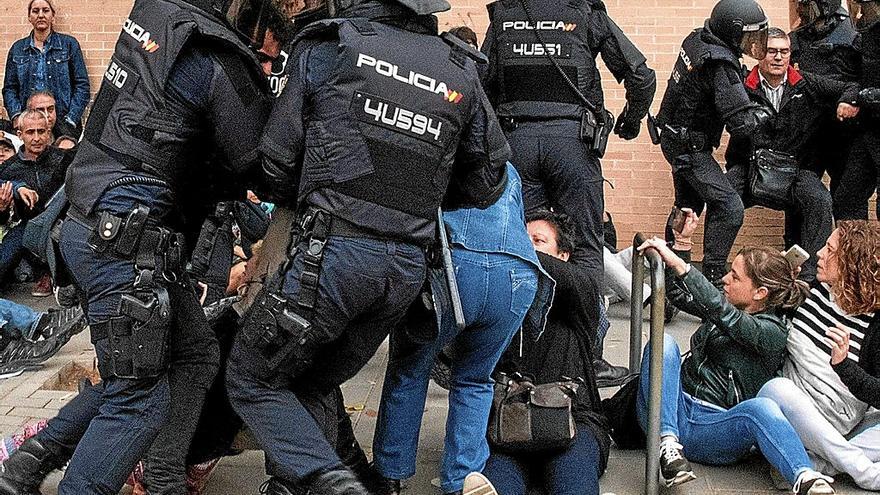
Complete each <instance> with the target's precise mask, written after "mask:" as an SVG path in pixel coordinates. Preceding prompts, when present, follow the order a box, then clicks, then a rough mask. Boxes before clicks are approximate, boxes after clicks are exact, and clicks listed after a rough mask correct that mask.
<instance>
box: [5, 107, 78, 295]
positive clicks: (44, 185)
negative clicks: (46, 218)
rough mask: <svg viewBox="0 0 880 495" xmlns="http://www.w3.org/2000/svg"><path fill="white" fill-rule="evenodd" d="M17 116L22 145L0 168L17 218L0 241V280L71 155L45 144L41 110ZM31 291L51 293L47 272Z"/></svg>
mask: <svg viewBox="0 0 880 495" xmlns="http://www.w3.org/2000/svg"><path fill="white" fill-rule="evenodd" d="M19 120H20V129H19V131H18V132H19V136H20V137H21V138H22V139H23V140H24V145H23V146H22V149H21V150H20V151H19V153H18V154H17V155H15V157H13V158H12V159H11V160H10V161H8V162H6V163H5V164H4V166H3V167H2V169H0V183H2V182H3V181H11V182H12V183H13V184H14V185H15V187H14V190H13V194H14V197H15V200H14V201H15V206H14V209H15V215H16V217H17V219H18V220H20V222H19V223H18V225H16V226H15V227H12V228H11V229H9V231H8V232H7V233H6V235H5V236H4V237H3V242H2V243H0V282H2V281H3V280H4V279H5V278H6V276H7V274H8V273H9V272H10V271H11V270H12V269H13V268H14V267H15V265H16V264H18V262H19V260H21V258H22V256H23V255H24V252H25V249H24V248H23V246H22V240H23V238H24V230H25V225H26V224H27V222H28V221H29V220H30V219H31V218H33V217H35V216H37V215H39V214H40V213H41V212H42V211H43V210H44V209H45V206H46V202H47V201H48V200H49V199H50V198H52V196H53V195H54V194H55V193H56V192H57V191H58V189H60V188H61V185H62V184H63V183H64V175H65V173H66V172H67V166H68V164H69V163H70V156H71V155H69V154H67V153H65V152H64V151H62V150H59V149H57V148H53V147H51V146H49V136H50V133H49V123H48V119H47V118H46V116H45V115H44V114H42V113H39V112H36V111H33V110H25V111H24V112H22V114H21V116H20V117H19ZM32 294H33V295H34V296H48V295H51V294H52V282H51V278H50V277H49V274H48V273H46V274H45V275H44V276H43V277H41V278H40V279H39V281H38V282H37V285H36V286H35V287H34V291H33V293H32Z"/></svg>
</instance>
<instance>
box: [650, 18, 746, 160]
mask: <svg viewBox="0 0 880 495" xmlns="http://www.w3.org/2000/svg"><path fill="white" fill-rule="evenodd" d="M707 34H708V33H706V32H705V31H704V30H703V29H702V28H700V29H696V30H694V31H693V32H692V33H691V34H689V35H688V36H687V37H686V38H685V39H684V41H683V42H682V45H681V49H680V50H679V54H678V59H676V61H675V65H674V66H673V68H672V75H671V76H670V77H669V81H668V82H667V86H666V93H665V94H664V95H663V102H662V103H661V105H660V112H659V113H658V114H657V123H658V124H659V125H661V126H663V125H670V126H672V127H685V128H687V129H688V130H689V131H691V132H702V133H704V134H705V135H706V137H707V138H709V142H708V143H707V144H713V145H715V146H717V143H716V141H717V140H718V139H719V138H720V136H721V132H722V130H723V128H724V123H723V122H722V120H721V117H720V116H719V115H717V112H716V111H715V104H714V101H713V99H714V93H713V92H712V91H707V90H706V83H707V82H709V83H710V84H711V81H704V80H702V79H701V78H704V77H705V76H704V72H703V71H701V70H700V69H701V68H702V67H703V66H704V65H705V64H706V63H707V62H710V61H716V62H722V63H726V64H732V65H733V66H734V67H736V68H737V70H738V69H739V67H740V64H739V59H738V58H737V57H736V56H735V55H734V54H733V52H732V51H731V50H730V49H729V48H727V47H725V46H723V45H720V44H713V43H707V42H706V40H705V39H704V36H706V35H707ZM719 42H720V41H719Z"/></svg>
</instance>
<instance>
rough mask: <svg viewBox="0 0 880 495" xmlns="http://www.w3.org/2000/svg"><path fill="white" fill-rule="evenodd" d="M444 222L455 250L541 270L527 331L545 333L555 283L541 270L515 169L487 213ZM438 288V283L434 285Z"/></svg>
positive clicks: (449, 216) (463, 213)
mask: <svg viewBox="0 0 880 495" xmlns="http://www.w3.org/2000/svg"><path fill="white" fill-rule="evenodd" d="M443 220H444V221H445V222H446V225H448V226H449V229H450V230H451V231H452V236H451V238H450V239H449V241H450V242H451V243H452V245H453V249H467V250H469V251H479V252H484V253H504V254H508V255H511V256H515V257H517V258H520V259H522V260H523V261H526V262H528V263H530V264H532V265H534V267H535V268H537V269H538V271H539V272H540V273H539V277H538V292H537V294H536V295H535V300H534V302H533V303H532V306H531V308H530V309H529V311H528V313H527V314H526V321H528V322H529V323H528V324H524V325H523V327H524V328H532V329H536V331H537V332H538V334H537V335H533V337H534V338H537V337H538V336H540V332H542V331H543V330H544V323H545V321H546V318H547V312H548V311H549V309H550V303H551V302H552V300H553V290H554V287H555V282H554V281H553V279H552V278H550V276H549V275H548V274H547V272H546V271H544V269H543V268H542V267H541V263H540V262H539V261H538V255H537V254H536V253H535V248H534V246H532V241H531V239H530V238H529V233H528V231H527V230H526V220H525V214H524V213H523V199H522V180H521V179H520V177H519V174H518V173H517V172H516V169H515V168H514V167H513V165H511V164H510V163H508V164H507V187H506V188H505V190H504V193H503V194H502V195H501V197H500V198H499V199H498V201H496V202H495V204H493V205H492V206H490V207H488V208H486V209H485V210H480V209H477V208H463V209H460V210H454V211H449V212H446V213H444V214H443ZM435 285H436V284H435Z"/></svg>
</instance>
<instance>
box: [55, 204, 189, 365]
mask: <svg viewBox="0 0 880 495" xmlns="http://www.w3.org/2000/svg"><path fill="white" fill-rule="evenodd" d="M71 211H72V214H71V216H72V217H73V218H74V220H77V221H79V222H80V223H86V224H87V222H88V221H89V219H88V218H84V217H81V216H79V215H78V214H77V213H76V212H75V211H73V210H71ZM149 213H150V209H149V208H147V207H145V206H141V205H138V206H137V207H135V209H134V210H132V211H131V212H130V213H129V214H128V215H127V216H125V217H120V216H116V215H113V214H111V213H109V212H101V213H100V214H99V215H98V219H97V221H96V222H95V223H94V225H95V226H94V229H93V231H92V234H91V236H90V237H89V240H88V243H89V246H90V247H91V248H92V249H93V250H94V251H95V252H97V253H107V254H111V255H113V256H115V257H118V258H122V259H129V260H132V261H134V268H135V272H136V276H135V281H134V284H133V285H132V288H131V290H130V291H128V292H126V293H124V294H122V296H121V299H120V302H119V308H118V311H117V316H112V317H110V319H108V320H106V321H103V322H98V323H95V324H93V325H91V340H92V343H97V342H99V341H102V340H107V341H108V344H107V346H108V351H109V353H110V357H109V362H105V363H100V362H99V368H100V369H99V371H100V373H101V376H102V377H103V378H108V377H117V378H130V379H138V378H149V377H155V376H159V375H161V374H162V373H164V372H165V370H166V367H167V361H168V360H167V355H168V349H167V348H168V333H169V330H170V326H171V318H172V308H171V301H170V297H169V294H168V288H167V286H168V285H169V284H174V283H177V282H178V279H179V277H180V276H181V275H182V274H183V270H184V264H185V263H184V260H183V253H184V239H183V234H179V233H175V232H172V231H171V230H169V229H166V228H163V227H152V226H148V224H149V222H148V220H149Z"/></svg>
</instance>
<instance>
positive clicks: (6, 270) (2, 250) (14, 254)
mask: <svg viewBox="0 0 880 495" xmlns="http://www.w3.org/2000/svg"><path fill="white" fill-rule="evenodd" d="M25 225H26V224H25V223H24V222H22V223H20V224H18V225H16V226H15V227H13V228H11V229H9V231H8V232H6V235H5V236H4V237H3V241H2V242H0V285H2V284H4V283H5V281H6V278H7V276H8V275H9V274H10V273H12V270H13V269H15V265H17V264H18V262H19V261H21V258H22V257H23V256H24V254H25V249H24V246H23V245H22V242H23V241H24V227H25Z"/></svg>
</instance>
